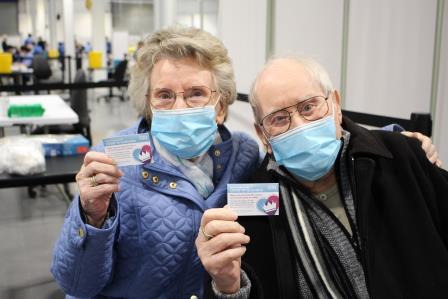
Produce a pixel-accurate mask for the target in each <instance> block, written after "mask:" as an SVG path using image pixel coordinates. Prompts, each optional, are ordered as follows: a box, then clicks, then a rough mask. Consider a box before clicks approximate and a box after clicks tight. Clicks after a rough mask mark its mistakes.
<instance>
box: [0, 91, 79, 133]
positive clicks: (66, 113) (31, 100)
mask: <svg viewBox="0 0 448 299" xmlns="http://www.w3.org/2000/svg"><path fill="white" fill-rule="evenodd" d="M9 104H16V105H23V104H41V105H42V107H44V109H45V112H44V114H43V115H42V116H41V117H14V118H9V117H7V116H0V137H1V136H3V135H4V127H10V126H24V125H40V126H48V125H63V124H76V123H78V122H79V118H78V115H77V114H76V113H75V111H73V109H72V108H70V106H68V105H67V104H66V103H65V102H64V100H63V99H62V98H61V97H60V96H58V95H53V94H50V95H26V96H10V97H9Z"/></svg>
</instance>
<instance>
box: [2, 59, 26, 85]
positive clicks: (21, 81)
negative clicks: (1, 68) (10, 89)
mask: <svg viewBox="0 0 448 299" xmlns="http://www.w3.org/2000/svg"><path fill="white" fill-rule="evenodd" d="M11 70H12V72H11V73H0V80H1V77H7V78H8V77H9V78H13V81H14V85H20V86H23V85H25V77H31V76H32V75H33V69H31V68H28V67H27V66H26V65H24V64H21V63H14V64H13V65H12V67H11Z"/></svg>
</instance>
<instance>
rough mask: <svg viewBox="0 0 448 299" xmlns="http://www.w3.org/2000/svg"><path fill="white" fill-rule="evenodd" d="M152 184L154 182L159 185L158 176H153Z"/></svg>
mask: <svg viewBox="0 0 448 299" xmlns="http://www.w3.org/2000/svg"><path fill="white" fill-rule="evenodd" d="M152 182H153V183H154V184H158V183H159V177H158V176H153V177H152Z"/></svg>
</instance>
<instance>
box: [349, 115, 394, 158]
mask: <svg viewBox="0 0 448 299" xmlns="http://www.w3.org/2000/svg"><path fill="white" fill-rule="evenodd" d="M342 128H344V129H345V130H347V131H349V132H350V144H349V152H350V155H351V156H356V155H359V154H367V155H375V156H382V157H385V158H389V159H392V158H393V155H392V153H391V152H390V151H389V150H388V149H387V147H386V146H385V145H384V143H383V142H382V141H381V140H380V139H379V138H378V137H376V136H375V134H374V133H373V132H371V131H369V130H367V129H365V128H363V127H361V126H359V125H357V124H355V123H354V122H353V121H352V120H351V119H349V118H348V117H345V116H343V117H342Z"/></svg>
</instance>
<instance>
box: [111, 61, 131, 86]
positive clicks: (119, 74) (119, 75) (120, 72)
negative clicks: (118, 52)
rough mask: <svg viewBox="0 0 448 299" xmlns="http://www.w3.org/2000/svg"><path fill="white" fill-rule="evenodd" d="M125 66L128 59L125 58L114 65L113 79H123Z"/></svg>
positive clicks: (119, 80)
mask: <svg viewBox="0 0 448 299" xmlns="http://www.w3.org/2000/svg"><path fill="white" fill-rule="evenodd" d="M127 67H128V61H127V60H126V59H125V60H122V61H120V63H118V64H117V66H116V67H115V71H114V74H113V79H114V80H115V81H118V82H121V81H123V79H124V75H125V74H126V69H127Z"/></svg>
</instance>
